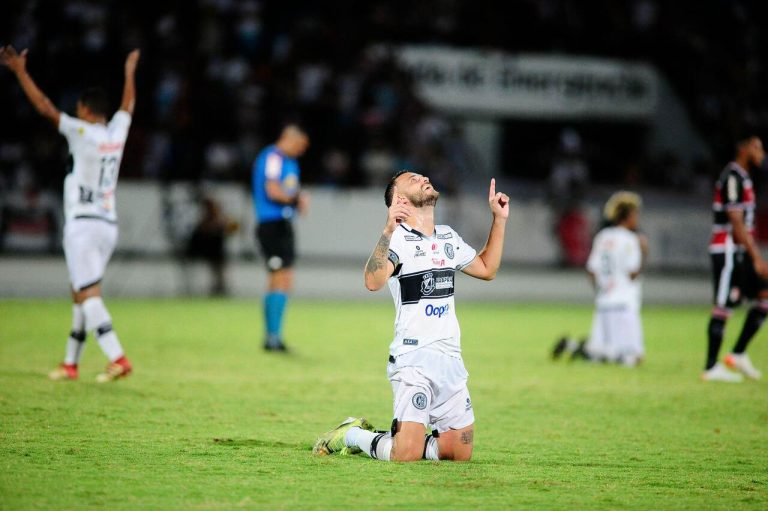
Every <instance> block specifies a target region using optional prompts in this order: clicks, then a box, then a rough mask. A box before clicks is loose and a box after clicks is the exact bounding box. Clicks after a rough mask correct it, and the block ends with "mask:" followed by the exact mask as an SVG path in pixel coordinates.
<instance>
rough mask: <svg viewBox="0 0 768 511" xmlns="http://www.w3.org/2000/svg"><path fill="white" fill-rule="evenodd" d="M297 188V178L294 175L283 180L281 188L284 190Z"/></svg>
mask: <svg viewBox="0 0 768 511" xmlns="http://www.w3.org/2000/svg"><path fill="white" fill-rule="evenodd" d="M298 187H299V178H297V177H296V175H294V174H290V175H289V176H288V177H286V178H285V179H283V188H285V189H286V190H290V191H293V190H296V189H297V188H298Z"/></svg>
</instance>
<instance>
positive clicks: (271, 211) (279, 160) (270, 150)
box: [253, 145, 299, 223]
mask: <svg viewBox="0 0 768 511" xmlns="http://www.w3.org/2000/svg"><path fill="white" fill-rule="evenodd" d="M268 180H269V181H278V182H279V183H280V186H281V187H282V188H283V190H285V192H286V193H288V194H289V195H293V196H295V195H296V194H298V193H299V163H298V161H296V159H295V158H288V157H287V156H285V155H284V154H283V153H281V152H280V150H279V149H278V148H277V147H276V146H274V145H271V146H268V147H266V148H265V149H264V150H263V151H261V153H259V156H258V157H257V158H256V161H255V162H254V164H253V205H254V208H255V209H256V221H257V222H260V223H263V222H272V221H275V220H283V219H286V220H289V219H291V218H293V216H294V215H295V214H296V207H295V206H289V205H287V204H281V203H279V202H275V201H273V200H271V199H270V198H269V197H268V196H267V181H268Z"/></svg>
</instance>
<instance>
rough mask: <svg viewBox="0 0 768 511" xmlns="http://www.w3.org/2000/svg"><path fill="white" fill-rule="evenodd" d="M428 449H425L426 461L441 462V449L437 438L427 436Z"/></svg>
mask: <svg viewBox="0 0 768 511" xmlns="http://www.w3.org/2000/svg"><path fill="white" fill-rule="evenodd" d="M426 443H427V447H426V449H424V459H425V460H434V461H440V447H439V446H438V444H437V438H435V437H433V436H432V435H427V439H426Z"/></svg>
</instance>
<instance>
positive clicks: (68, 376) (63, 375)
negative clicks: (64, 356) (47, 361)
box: [48, 362, 77, 381]
mask: <svg viewBox="0 0 768 511" xmlns="http://www.w3.org/2000/svg"><path fill="white" fill-rule="evenodd" d="M48 379H50V380H54V381H60V380H76V379H77V365H76V364H65V363H63V362H62V363H61V364H59V367H57V368H56V369H54V370H53V371H51V372H50V373H48Z"/></svg>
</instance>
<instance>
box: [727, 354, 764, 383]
mask: <svg viewBox="0 0 768 511" xmlns="http://www.w3.org/2000/svg"><path fill="white" fill-rule="evenodd" d="M724 362H725V365H727V366H728V367H730V368H731V369H736V370H737V371H739V372H740V373H741V374H743V375H744V376H746V377H747V378H751V379H753V380H759V379H760V378H762V377H763V373H761V372H760V371H759V370H758V369H756V368H755V366H753V365H752V361H751V360H750V359H749V355H747V354H746V353H729V354H728V355H726V357H725V360H724Z"/></svg>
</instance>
